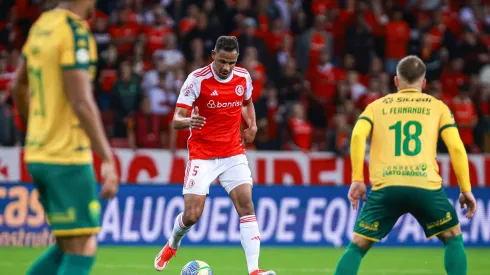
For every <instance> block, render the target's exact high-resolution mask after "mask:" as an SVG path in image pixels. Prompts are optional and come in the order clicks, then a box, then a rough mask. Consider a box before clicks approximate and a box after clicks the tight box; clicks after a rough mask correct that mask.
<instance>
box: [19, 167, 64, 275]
mask: <svg viewBox="0 0 490 275" xmlns="http://www.w3.org/2000/svg"><path fill="white" fill-rule="evenodd" d="M27 168H28V170H29V173H30V174H31V176H32V178H33V180H34V185H35V186H36V188H37V190H38V192H39V200H40V202H41V204H42V205H43V208H44V212H46V213H49V208H48V206H49V204H47V201H48V193H47V192H46V185H45V182H44V180H45V178H44V177H45V171H44V170H43V167H40V166H39V165H37V164H28V165H27ZM62 258H63V251H61V249H60V248H59V246H58V244H55V245H53V246H51V247H49V248H48V249H46V250H45V251H44V253H43V254H42V255H41V256H40V257H39V258H37V259H36V261H35V262H34V263H32V265H31V266H30V267H29V269H28V271H27V274H28V275H44V274H57V273H58V269H59V267H60V265H61V260H62Z"/></svg>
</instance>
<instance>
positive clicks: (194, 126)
mask: <svg viewBox="0 0 490 275" xmlns="http://www.w3.org/2000/svg"><path fill="white" fill-rule="evenodd" d="M238 53H239V49H238V41H237V39H236V38H235V37H230V36H221V37H219V38H218V40H217V41H216V46H215V48H214V50H213V52H212V57H213V60H214V61H213V63H211V64H210V65H208V66H206V67H204V68H201V69H198V70H196V71H194V72H192V73H191V74H190V75H189V76H188V77H187V80H186V81H185V83H184V85H183V87H182V89H181V91H180V95H179V98H178V100H177V108H176V110H175V115H174V120H173V127H174V128H175V129H188V128H190V129H191V136H190V137H189V140H188V148H189V162H188V163H187V168H186V172H185V179H184V190H183V194H184V204H185V208H184V212H183V213H180V214H179V215H178V216H177V218H176V219H175V224H174V228H173V232H172V237H171V238H170V240H169V241H168V242H167V244H166V245H165V247H164V248H163V249H162V250H161V251H160V253H158V255H157V256H156V258H155V263H154V265H155V269H157V270H159V271H161V270H163V269H165V267H166V266H167V265H168V262H169V261H170V259H171V258H172V256H174V255H175V253H176V252H177V249H179V246H180V241H181V239H182V238H183V237H184V236H185V234H187V232H189V231H190V230H191V228H192V226H193V225H194V224H195V223H196V222H197V221H198V220H199V218H200V217H201V214H202V212H203V209H204V202H205V201H206V196H207V195H208V193H209V186H210V184H211V183H212V182H213V181H214V180H215V179H216V178H218V179H219V182H220V184H221V186H222V187H223V188H224V189H225V190H226V191H227V192H228V194H229V196H230V198H231V199H232V201H233V204H234V205H235V209H236V211H237V213H238V215H239V216H240V236H241V242H242V246H243V249H244V250H245V257H246V260H247V266H248V273H249V274H251V275H275V274H276V273H275V272H274V271H267V272H266V271H264V270H261V269H259V253H260V233H259V226H258V225H257V220H256V218H255V210H254V205H253V203H252V177H251V172H250V168H249V167H248V161H247V157H246V156H245V143H250V142H252V141H253V140H254V138H255V134H256V133H257V125H256V121H255V109H254V105H253V103H252V101H251V97H252V89H253V87H252V79H251V77H250V74H249V73H248V71H247V70H245V69H243V68H239V67H235V65H236V62H237V59H238ZM190 112H192V115H191V116H190V117H189V113H190ZM242 116H243V118H244V119H245V121H246V122H247V126H248V128H247V129H245V130H244V131H243V135H241V134H240V125H241V120H242Z"/></svg>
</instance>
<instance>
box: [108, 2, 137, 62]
mask: <svg viewBox="0 0 490 275" xmlns="http://www.w3.org/2000/svg"><path fill="white" fill-rule="evenodd" d="M116 16H117V23H116V25H113V26H111V27H110V28H109V34H110V35H111V42H112V43H114V44H115V45H116V46H117V50H118V52H119V54H120V55H127V54H129V53H131V51H132V48H133V43H134V42H135V41H136V37H137V35H138V33H139V30H140V28H139V26H138V25H137V24H135V23H131V22H129V11H128V10H121V11H118V12H116Z"/></svg>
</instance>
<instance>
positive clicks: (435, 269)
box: [0, 246, 490, 275]
mask: <svg viewBox="0 0 490 275" xmlns="http://www.w3.org/2000/svg"><path fill="white" fill-rule="evenodd" d="M159 249H160V248H159V247H102V248H100V250H99V254H98V256H97V260H96V262H95V267H94V269H93V270H92V274H93V275H150V274H171V275H178V274H180V269H181V268H182V267H183V266H184V265H185V264H186V263H187V262H189V261H192V260H201V261H205V262H207V263H208V264H209V265H210V266H211V268H212V269H213V272H214V274H217V275H234V274H237V275H245V274H247V268H246V263H245V257H244V253H243V250H242V249H241V247H209V248H205V247H185V246H184V247H182V248H181V249H180V250H179V252H178V253H177V258H174V259H173V260H172V261H171V262H170V264H169V266H168V267H167V269H165V271H163V272H162V273H158V272H156V271H155V270H154V269H153V259H154V257H155V255H156V254H157V253H158V251H159ZM43 251H44V248H14V247H0V255H1V257H0V274H2V275H20V274H25V272H26V270H27V268H28V267H29V265H30V264H31V263H32V261H34V260H35V259H36V257H38V256H39V255H40V254H41V253H42V252H43ZM343 251H344V250H343V248H341V249H336V248H272V247H264V248H262V251H261V257H260V263H261V268H264V269H274V270H275V271H276V272H277V274H278V275H303V274H304V275H311V274H333V273H334V270H335V267H336V264H337V261H338V259H339V257H340V256H341V254H342V253H343ZM467 253H468V266H469V268H468V275H484V274H486V275H488V274H490V248H481V249H468V250H467ZM443 255H444V250H443V248H380V247H378V248H376V247H375V248H374V249H372V250H371V251H370V252H369V253H368V254H367V255H366V257H365V258H364V260H363V263H362V265H361V269H360V272H359V274H360V275H391V274H393V275H400V274H414V275H415V274H421V275H425V274H427V275H429V274H430V275H439V274H440V275H443V274H446V273H445V271H444V264H443Z"/></svg>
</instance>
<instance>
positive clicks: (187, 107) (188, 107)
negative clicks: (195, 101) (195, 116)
mask: <svg viewBox="0 0 490 275" xmlns="http://www.w3.org/2000/svg"><path fill="white" fill-rule="evenodd" d="M175 107H181V108H186V109H187V110H189V111H190V110H192V106H189V105H187V104H182V103H177V104H176V105H175Z"/></svg>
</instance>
